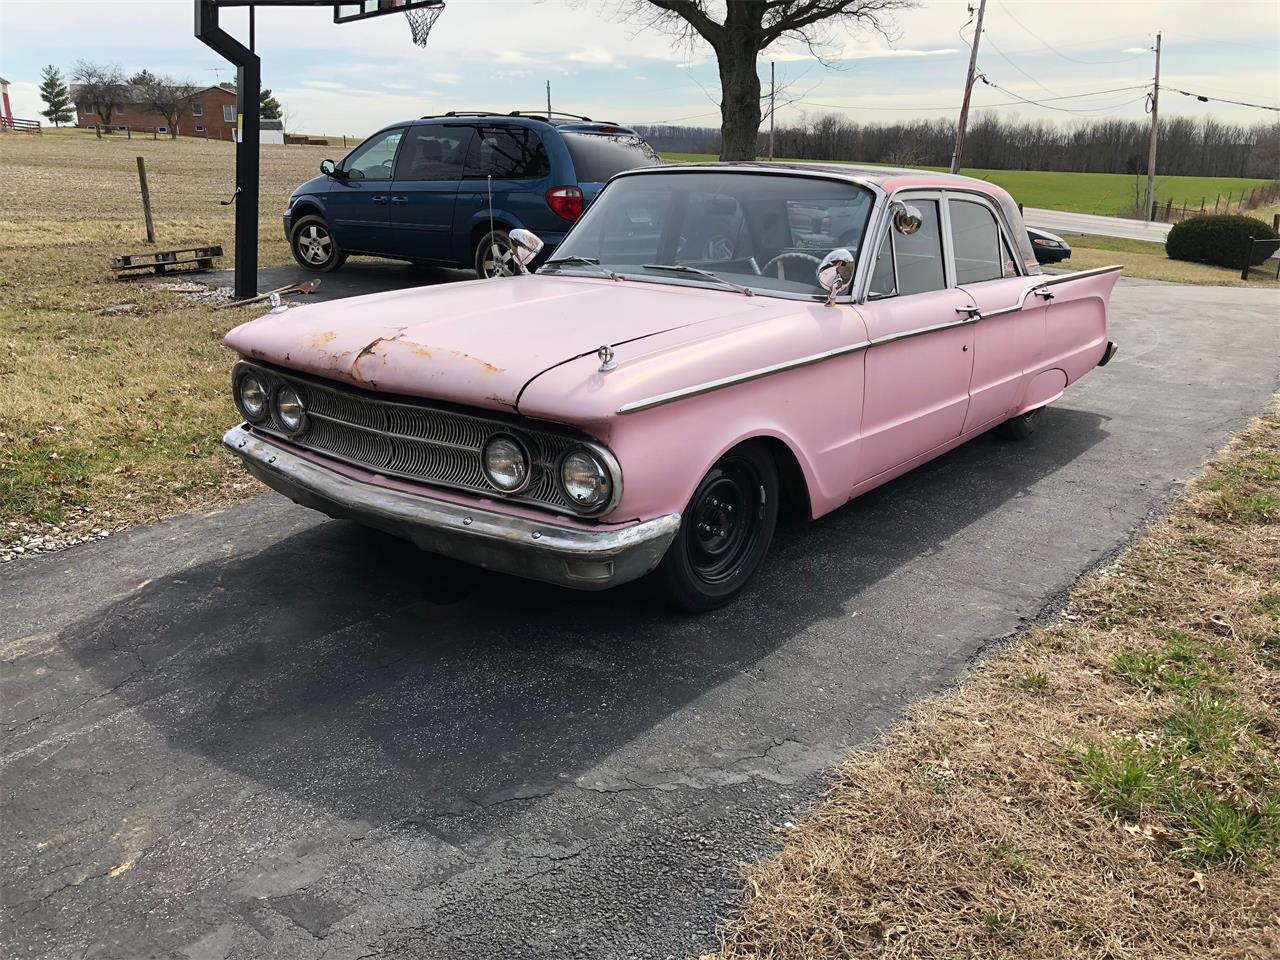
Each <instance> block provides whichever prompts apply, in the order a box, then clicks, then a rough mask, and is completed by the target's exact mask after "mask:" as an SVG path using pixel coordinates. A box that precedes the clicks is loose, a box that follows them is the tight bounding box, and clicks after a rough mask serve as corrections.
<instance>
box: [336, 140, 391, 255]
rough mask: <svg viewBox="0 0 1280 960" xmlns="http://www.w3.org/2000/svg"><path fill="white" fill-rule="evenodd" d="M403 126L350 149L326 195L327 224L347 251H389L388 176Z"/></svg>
mask: <svg viewBox="0 0 1280 960" xmlns="http://www.w3.org/2000/svg"><path fill="white" fill-rule="evenodd" d="M403 138H404V128H403V127H397V128H395V129H391V130H383V131H381V132H379V133H375V134H374V135H373V136H372V137H370V138H369V139H368V140H366V141H365V142H364V143H362V144H360V146H358V147H356V148H355V149H354V150H352V151H351V152H350V153H349V154H347V156H346V157H345V158H344V159H343V161H342V163H341V165H340V166H339V168H338V169H339V171H340V176H337V177H335V178H334V184H333V187H332V188H331V189H330V190H329V193H328V195H327V196H326V197H325V208H326V210H327V212H328V219H329V225H330V226H331V227H332V228H333V233H334V236H335V237H336V238H337V240H338V246H340V247H342V249H343V250H345V251H347V252H348V253H377V254H385V253H388V252H389V251H388V249H387V246H388V238H387V232H388V231H387V220H388V211H389V209H390V208H389V206H388V202H387V201H388V198H389V197H390V194H391V177H392V173H393V171H394V169H395V161H396V151H397V149H398V148H399V146H400V141H401V140H402V139H403Z"/></svg>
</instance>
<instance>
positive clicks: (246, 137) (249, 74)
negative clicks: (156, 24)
mask: <svg viewBox="0 0 1280 960" xmlns="http://www.w3.org/2000/svg"><path fill="white" fill-rule="evenodd" d="M195 6H196V10H195V12H196V39H197V40H199V41H200V42H201V43H203V44H204V45H205V46H207V47H209V48H210V49H211V50H213V51H214V52H215V53H217V54H218V55H219V56H221V57H222V58H223V59H225V60H227V61H229V62H231V63H233V64H235V66H236V110H237V112H238V113H239V116H240V142H239V143H237V144H236V231H235V249H236V276H235V294H236V299H237V300H246V299H248V298H250V297H256V296H257V295H258V140H259V132H260V123H259V120H260V117H259V100H260V97H261V93H262V69H261V61H260V60H259V59H258V55H257V54H256V53H254V52H253V51H252V50H250V49H248V48H247V47H245V45H244V44H242V43H241V42H240V41H238V40H237V39H236V38H235V37H233V36H231V34H229V33H227V32H226V31H225V30H223V29H222V28H221V27H219V26H218V7H217V5H216V4H215V3H214V2H213V0H195Z"/></svg>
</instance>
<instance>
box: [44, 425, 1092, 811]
mask: <svg viewBox="0 0 1280 960" xmlns="http://www.w3.org/2000/svg"><path fill="white" fill-rule="evenodd" d="M1106 436H1107V433H1106V431H1105V429H1104V421H1103V418H1102V417H1100V416H1098V415H1096V414H1093V413H1089V412H1085V411H1080V410H1071V409H1063V408H1056V409H1051V410H1049V411H1048V412H1047V413H1046V415H1045V417H1044V418H1043V421H1042V423H1041V425H1040V429H1039V430H1038V431H1037V434H1036V435H1035V436H1034V437H1033V438H1032V439H1031V440H1030V441H1028V442H1026V443H1023V444H1011V443H1006V442H1003V441H1000V440H998V439H996V438H995V437H994V436H992V435H987V436H984V437H980V438H978V439H976V440H974V441H972V442H971V443H969V444H966V445H965V446H964V447H961V448H959V449H958V450H955V451H953V452H951V453H950V454H948V455H946V456H944V457H942V458H940V459H938V460H936V461H934V462H932V463H930V464H927V465H925V466H924V467H921V468H919V469H917V470H915V471H913V472H912V473H910V474H908V475H907V476H905V477H903V478H900V479H899V480H897V481H895V482H893V483H890V484H888V485H886V486H884V487H882V488H880V489H878V490H876V491H873V492H872V493H870V494H867V495H866V496H864V497H862V498H859V500H857V501H855V502H853V503H851V504H849V505H847V506H846V507H844V508H843V509H841V510H838V511H836V512H835V513H834V514H832V515H829V516H828V517H825V518H823V519H821V520H819V521H817V522H815V523H812V524H808V523H805V524H794V525H787V526H785V527H783V528H782V529H781V530H780V532H779V537H778V540H777V546H776V549H775V550H774V551H773V552H772V554H771V556H770V558H769V560H768V561H767V563H766V566H765V568H764V569H763V570H762V573H761V576H760V579H759V582H758V584H757V585H756V586H755V587H754V588H752V589H751V590H750V591H749V592H748V593H747V594H745V595H744V596H742V597H741V598H739V600H738V601H736V602H735V603H733V604H732V605H730V606H728V607H727V608H724V609H722V610H719V611H716V612H714V613H711V614H707V615H705V616H701V617H688V616H683V615H679V614H676V613H673V612H671V611H669V610H667V609H665V608H664V607H662V606H661V605H660V603H658V602H656V600H655V598H654V597H653V596H652V595H651V592H650V590H649V588H648V584H646V583H644V582H641V583H637V584H629V585H627V586H625V587H622V588H619V589H616V590H612V591H607V592H604V593H579V592H575V591H571V590H566V589H560V588H556V587H552V586H548V585H544V584H539V583H533V582H528V581H523V580H520V579H517V578H512V577H506V576H501V575H498V574H493V573H488V572H486V571H483V570H478V569H475V568H471V567H468V566H465V565H463V564H459V563H456V562H453V561H450V560H447V559H445V558H442V557H438V556H433V555H429V554H424V553H421V552H419V551H417V550H416V549H415V548H413V547H412V546H410V545H408V544H407V543H402V542H401V541H399V540H396V539H394V538H391V537H388V536H384V535H381V534H378V533H375V532H372V531H368V530H365V529H363V528H360V527H359V526H357V525H355V524H351V523H346V522H339V521H330V522H324V523H319V524H317V525H315V526H313V527H310V528H308V529H306V530H305V531H303V532H301V533H298V534H296V535H294V536H291V537H289V538H287V539H284V540H281V541H279V542H277V543H274V544H272V545H271V546H269V547H267V548H266V549H263V550H261V551H259V552H257V553H252V554H248V553H236V554H233V555H231V556H228V557H227V558H225V559H220V560H217V561H213V562H208V563H204V564H201V565H199V566H196V567H193V568H189V569H186V570H183V571H181V572H180V573H178V574H176V575H174V576H170V577H167V578H164V579H163V580H157V581H155V582H152V583H149V584H147V585H146V586H144V587H143V588H141V589H140V590H138V591H135V592H134V593H132V594H130V595H129V596H128V597H126V598H124V599H121V600H120V601H118V602H117V603H115V604H114V605H112V606H110V607H108V608H106V609H103V610H100V611H98V612H97V613H95V614H94V615H93V616H91V617H88V618H86V619H84V620H83V621H81V622H79V623H77V624H75V625H73V626H72V627H70V628H68V629H66V630H65V631H63V633H62V634H61V636H60V640H61V642H62V644H63V645H65V647H66V648H67V649H68V650H69V651H70V652H71V654H72V655H73V656H74V657H75V658H76V660H77V661H78V662H79V663H80V664H81V665H82V666H83V667H85V668H86V669H88V670H89V671H91V672H92V673H93V675H94V676H95V678H96V679H97V680H98V681H99V682H100V683H102V685H103V686H104V687H108V688H112V689H113V690H114V694H113V695H114V696H116V697H118V698H119V699H120V700H122V701H124V702H126V703H127V704H129V705H131V706H134V707H136V708H137V709H138V710H139V711H140V712H141V714H142V715H143V716H144V717H145V718H146V720H147V721H148V722H149V723H150V724H151V725H153V727H154V728H156V729H157V730H158V731H160V732H161V733H162V734H163V735H164V736H165V737H167V738H168V740H169V741H170V742H171V743H172V744H174V745H175V746H176V747H178V748H179V749H181V750H183V751H190V752H193V753H196V754H199V755H203V756H205V757H207V758H208V759H210V760H211V761H213V762H214V763H216V764H219V765H221V766H223V767H225V768H227V769H230V770H232V771H234V772H236V773H237V774H239V775H242V776H244V777H247V778H250V779H251V780H253V781H256V782H259V783H262V784H264V785H267V786H269V787H271V788H274V789H276V790H280V791H284V792H286V793H289V794H291V795H295V796H297V797H298V798H299V799H302V800H304V801H306V802H309V803H315V804H322V805H324V806H325V807H327V808H329V809H332V810H333V811H335V812H337V813H339V814H340V815H342V816H346V817H351V818H358V819H363V820H366V821H372V822H393V821H401V820H404V819H406V818H413V817H457V820H455V821H453V829H456V830H458V831H459V832H461V833H464V834H465V833H468V832H470V831H472V830H479V829H482V827H481V825H480V822H479V821H480V820H482V819H484V818H469V817H463V816H461V815H463V814H468V813H471V812H475V811H478V810H480V809H481V808H486V807H487V808H488V813H487V816H490V817H491V816H494V815H497V816H501V815H502V814H501V813H496V814H495V813H494V811H495V810H497V809H499V808H498V807H493V806H490V805H491V804H494V803H495V802H496V801H503V800H508V799H512V798H518V797H527V796H536V795H541V794H545V793H547V792H550V791H551V790H553V789H555V787H556V785H557V784H559V783H562V782H564V781H565V780H569V779H572V778H574V777H576V776H577V775H579V774H581V773H582V772H584V771H586V770H589V769H590V768H591V767H593V766H594V765H596V764H597V763H598V762H599V761H600V760H601V759H603V758H605V757H607V756H608V755H609V754H610V753H611V752H613V751H615V750H617V749H618V748H620V747H622V746H623V745H625V744H626V743H628V742H630V741H632V740H634V739H635V738H637V737H639V736H641V735H642V734H643V733H644V732H645V731H646V730H648V729H649V728H651V727H652V726H653V725H654V724H657V723H659V722H661V721H662V720H663V719H664V718H666V717H668V716H670V715H671V714H672V713H674V712H675V711H677V710H679V709H680V708H681V707H683V706H684V705H686V704H689V703H690V702H691V701H693V700H694V699H695V698H697V697H699V696H701V695H703V694H705V693H706V692H707V691H709V690H711V689H712V688H714V687H716V686H717V685H719V684H721V683H724V682H725V681H727V680H730V679H732V678H733V677H734V676H736V675H738V674H740V673H742V672H743V671H746V670H748V669H750V668H751V666H752V665H753V664H755V663H756V662H757V661H759V660H760V659H761V658H762V657H764V656H766V655H767V654H769V653H770V652H771V651H773V650H775V649H776V648H778V647H780V646H782V645H783V644H785V643H786V642H787V640H788V639H789V638H791V637H794V636H795V635H796V634H797V633H798V632H800V631H802V630H803V629H804V628H805V627H806V626H807V625H809V624H811V623H813V622H815V621H818V620H821V619H823V618H828V617H832V616H838V615H840V613H841V610H842V608H843V606H844V605H846V604H848V603H849V602H850V601H851V600H855V599H856V598H857V596H858V594H859V593H860V592H861V591H864V590H866V589H867V588H868V587H869V586H870V585H872V584H874V583H876V582H877V581H878V580H880V579H881V578H884V577H886V576H888V575H889V574H891V573H892V572H893V571H895V570H897V569H899V568H901V567H903V566H904V565H909V564H910V563H911V562H912V561H913V560H914V559H915V558H918V557H920V556H922V555H925V554H927V553H929V552H930V551H933V550H935V549H936V548H938V546H939V545H940V544H942V543H944V542H945V541H947V540H948V539H950V538H952V537H954V536H955V535H956V534H957V533H958V532H959V531H961V530H962V529H963V528H964V527H966V526H967V525H969V524H972V523H974V522H975V521H977V520H979V519H980V518H982V517H983V516H984V515H985V514H987V513H989V512H991V511H993V510H996V509H998V508H1000V507H1002V506H1003V505H1005V504H1007V503H1008V502H1009V501H1010V500H1012V499H1014V498H1018V497H1020V496H1022V495H1023V494H1024V493H1025V492H1026V491H1027V490H1028V489H1029V488H1031V487H1032V486H1033V485H1035V484H1036V483H1037V482H1039V481H1040V480H1042V479H1044V478H1045V477H1047V476H1049V475H1051V474H1053V473H1054V472H1055V471H1057V470H1059V469H1061V468H1062V467H1064V466H1065V465H1066V464H1069V463H1070V462H1071V461H1073V460H1075V459H1076V458H1077V457H1080V456H1081V455H1083V454H1085V453H1086V452H1087V451H1088V450H1089V449H1090V448H1091V447H1093V446H1094V445H1095V444H1097V443H1099V442H1100V441H1102V440H1103V439H1104V438H1105V437H1106ZM854 642H856V640H854V639H851V643H854ZM762 723H763V721H762ZM765 725H766V726H767V724H765ZM767 732H768V731H767V730H766V733H767ZM517 806H518V805H517ZM499 807H501V804H499ZM473 819H474V820H476V821H477V822H476V824H475V825H470V823H469V821H470V820H473Z"/></svg>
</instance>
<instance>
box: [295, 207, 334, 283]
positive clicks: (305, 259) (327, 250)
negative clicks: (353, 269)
mask: <svg viewBox="0 0 1280 960" xmlns="http://www.w3.org/2000/svg"><path fill="white" fill-rule="evenodd" d="M289 247H290V249H291V250H292V251H293V259H295V260H297V261H298V263H299V264H300V265H301V266H303V267H306V268H307V269H308V270H316V271H322V272H327V271H329V270H336V269H337V268H338V267H340V266H342V264H343V263H344V262H345V261H346V259H347V255H346V253H344V252H343V250H342V248H341V247H339V246H338V241H337V240H336V239H335V238H334V236H333V231H332V230H331V229H329V224H328V223H326V222H325V219H324V217H321V216H319V215H318V214H314V213H309V214H307V215H306V216H305V217H302V218H301V219H299V220H298V222H297V223H296V224H294V226H293V230H292V231H291V232H290V234H289Z"/></svg>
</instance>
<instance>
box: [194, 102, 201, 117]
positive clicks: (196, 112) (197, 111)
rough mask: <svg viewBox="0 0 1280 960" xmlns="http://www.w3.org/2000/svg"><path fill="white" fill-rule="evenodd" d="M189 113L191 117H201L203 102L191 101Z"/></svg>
mask: <svg viewBox="0 0 1280 960" xmlns="http://www.w3.org/2000/svg"><path fill="white" fill-rule="evenodd" d="M191 115H192V116H193V117H203V116H204V104H203V103H193V104H192V105H191Z"/></svg>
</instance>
